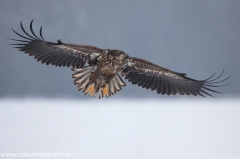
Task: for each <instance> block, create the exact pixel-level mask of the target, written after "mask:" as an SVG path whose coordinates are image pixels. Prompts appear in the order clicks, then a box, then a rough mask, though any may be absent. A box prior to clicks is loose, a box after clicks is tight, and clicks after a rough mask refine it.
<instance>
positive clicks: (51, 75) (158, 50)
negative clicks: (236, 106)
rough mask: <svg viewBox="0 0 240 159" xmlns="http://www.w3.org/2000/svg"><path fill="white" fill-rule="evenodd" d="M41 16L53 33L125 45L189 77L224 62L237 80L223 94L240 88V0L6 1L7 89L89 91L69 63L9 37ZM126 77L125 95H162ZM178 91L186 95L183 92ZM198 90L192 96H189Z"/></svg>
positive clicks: (51, 36)
mask: <svg viewBox="0 0 240 159" xmlns="http://www.w3.org/2000/svg"><path fill="white" fill-rule="evenodd" d="M32 19H35V21H34V30H35V32H36V33H38V31H39V28H40V26H41V25H42V26H43V37H44V39H45V40H47V41H56V40H57V39H61V40H62V41H63V42H66V43H76V44H89V45H93V46H97V47H100V48H114V49H119V50H123V51H125V52H126V53H127V54H129V55H131V56H133V57H139V58H144V59H146V60H149V61H151V62H153V63H156V64H159V65H160V66H163V67H167V68H169V69H171V70H174V71H177V72H185V73H187V74H188V76H189V77H192V78H195V79H205V78H207V77H209V76H210V75H212V73H214V72H215V71H217V73H218V74H220V73H221V71H222V70H223V69H224V68H225V74H224V77H227V76H229V75H230V76H231V79H229V82H230V83H231V85H230V86H227V87H223V88H219V89H217V90H219V91H221V92H224V95H216V96H217V97H227V96H238V97H239V93H240V82H239V79H240V73H239V68H240V60H239V58H240V45H239V44H240V1H237V0H235V1H234V0H222V1H218V0H202V1H192V0H182V1H178V0H158V1H154V0H149V1H143V0H121V1H110V0H103V1H97V0H95V1H92V0H82V1H35V0H31V1H26V0H21V1H12V0H1V1H0V26H1V27H0V88H1V89H0V97H9V96H14V97H15V96H20V97H26V96H35V97H38V96H44V97H59V96H60V97H78V98H81V97H84V95H83V94H82V93H81V92H78V91H77V88H76V86H74V85H73V83H72V82H73V79H71V74H72V71H71V70H70V69H69V68H59V67H53V66H46V65H43V64H41V63H39V62H36V60H34V59H33V57H29V56H26V55H25V54H24V53H23V52H19V51H18V50H17V49H14V48H12V47H11V46H9V45H7V44H10V43H11V41H8V40H7V39H5V38H18V36H17V35H15V34H14V33H13V32H12V31H11V28H13V29H15V30H16V31H18V32H21V29H20V21H21V20H22V21H23V25H24V26H25V28H26V30H28V29H29V23H30V21H31V20H32ZM126 83H127V85H128V86H127V87H125V88H123V90H122V91H121V92H120V93H117V95H115V96H113V97H112V98H120V97H143V96H147V97H157V98H172V97H167V96H161V95H158V94H156V92H151V91H149V90H145V89H142V88H140V87H137V86H134V85H132V84H131V83H128V82H127V81H126ZM177 97H179V96H177ZM190 98H193V97H190Z"/></svg>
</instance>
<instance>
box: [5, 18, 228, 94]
mask: <svg viewBox="0 0 240 159" xmlns="http://www.w3.org/2000/svg"><path fill="white" fill-rule="evenodd" d="M20 24H21V28H22V31H23V32H24V33H25V35H24V36H23V35H21V34H19V33H17V32H16V31H15V30H13V29H12V30H13V32H15V33H16V34H17V35H19V36H20V37H22V38H23V40H18V39H10V40H14V41H18V42H19V43H17V44H12V45H15V46H16V47H15V48H18V49H19V50H20V51H23V52H25V53H27V54H28V55H29V56H33V57H34V58H35V59H37V61H41V62H42V63H43V64H44V63H45V64H47V65H49V64H52V65H54V66H59V67H61V66H63V67H65V66H67V67H72V70H73V71H75V73H73V75H72V77H73V78H75V80H74V84H76V85H78V90H83V93H84V94H88V93H89V96H90V97H94V96H96V95H97V94H99V98H102V97H104V96H106V97H110V96H111V95H114V94H115V93H116V92H117V91H121V89H122V87H124V86H126V84H125V82H124V81H123V80H122V78H121V77H120V75H121V76H122V77H124V78H125V79H127V80H128V81H129V82H132V84H137V85H138V86H142V88H146V89H151V90H152V91H156V92H157V93H158V94H160V93H161V94H163V95H164V94H167V95H171V94H173V95H175V94H180V95H194V96H197V95H199V96H203V97H204V95H209V96H212V95H211V94H210V93H208V92H207V91H210V92H215V93H220V92H218V91H215V90H213V89H211V88H210V87H221V86H226V85H228V84H225V85H216V84H218V83H221V82H223V81H225V80H227V79H228V78H229V77H227V78H225V79H223V80H221V81H216V80H217V79H219V77H221V76H222V74H223V72H224V70H223V72H222V74H221V75H220V76H218V77H217V78H215V79H212V78H213V76H214V75H215V73H214V74H213V75H212V76H211V77H209V78H208V79H206V80H195V79H192V78H189V77H187V76H186V74H185V73H177V72H174V71H171V70H169V69H167V68H163V67H161V66H158V65H156V64H153V63H151V62H148V61H146V60H143V59H140V58H135V57H131V56H129V55H128V54H126V53H125V52H123V51H120V50H115V49H101V48H97V47H95V46H89V45H76V44H69V43H63V42H61V40H58V41H57V42H56V43H54V42H48V41H45V40H44V39H43V36H42V26H41V28H40V37H38V36H36V34H35V33H34V31H33V28H32V24H33V20H32V21H31V23H30V30H31V33H32V34H31V35H30V34H29V33H27V32H26V31H25V29H24V28H23V25H22V22H21V23H20ZM118 72H120V73H121V74H120V75H119V74H118ZM212 97H213V96H212Z"/></svg>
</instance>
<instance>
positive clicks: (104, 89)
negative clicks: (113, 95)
mask: <svg viewBox="0 0 240 159" xmlns="http://www.w3.org/2000/svg"><path fill="white" fill-rule="evenodd" d="M102 92H103V96H104V95H106V96H108V84H105V86H104V87H103V88H102Z"/></svg>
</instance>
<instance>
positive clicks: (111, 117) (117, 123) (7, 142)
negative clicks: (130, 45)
mask: <svg viewBox="0 0 240 159" xmlns="http://www.w3.org/2000/svg"><path fill="white" fill-rule="evenodd" d="M35 151H37V152H43V153H54V152H57V151H59V152H63V153H64V152H67V153H70V155H71V157H70V158H73V159H239V158H240V100H237V99H231V98H229V99H211V100H209V99H201V100H192V99H190V100H186V99H184V100H179V99H177V100H171V101H170V100H163V101H161V100H151V99H148V100H98V99H88V98H87V99H85V100H71V99H66V100H58V99H53V100H50V99H38V100H36V99H1V100H0V152H1V153H2V152H35ZM0 158H1V157H0Z"/></svg>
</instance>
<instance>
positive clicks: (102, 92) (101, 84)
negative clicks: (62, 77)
mask: <svg viewBox="0 0 240 159" xmlns="http://www.w3.org/2000/svg"><path fill="white" fill-rule="evenodd" d="M72 70H73V71H76V72H75V73H73V75H72V78H75V80H74V84H75V85H78V87H77V88H78V90H82V89H83V93H84V94H85V95H86V94H88V93H89V96H90V97H94V96H95V95H96V94H99V98H102V97H104V96H106V97H107V98H108V97H110V96H111V95H114V94H116V93H117V92H118V91H121V89H122V87H124V86H126V84H125V83H124V81H123V80H122V79H121V77H120V76H119V75H118V74H117V75H116V76H115V77H113V79H112V80H111V81H110V82H109V83H108V86H107V87H106V84H107V83H106V80H105V78H104V77H103V76H100V77H99V78H98V79H97V82H96V83H90V78H91V75H92V73H93V72H95V70H96V66H86V67H83V68H72Z"/></svg>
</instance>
